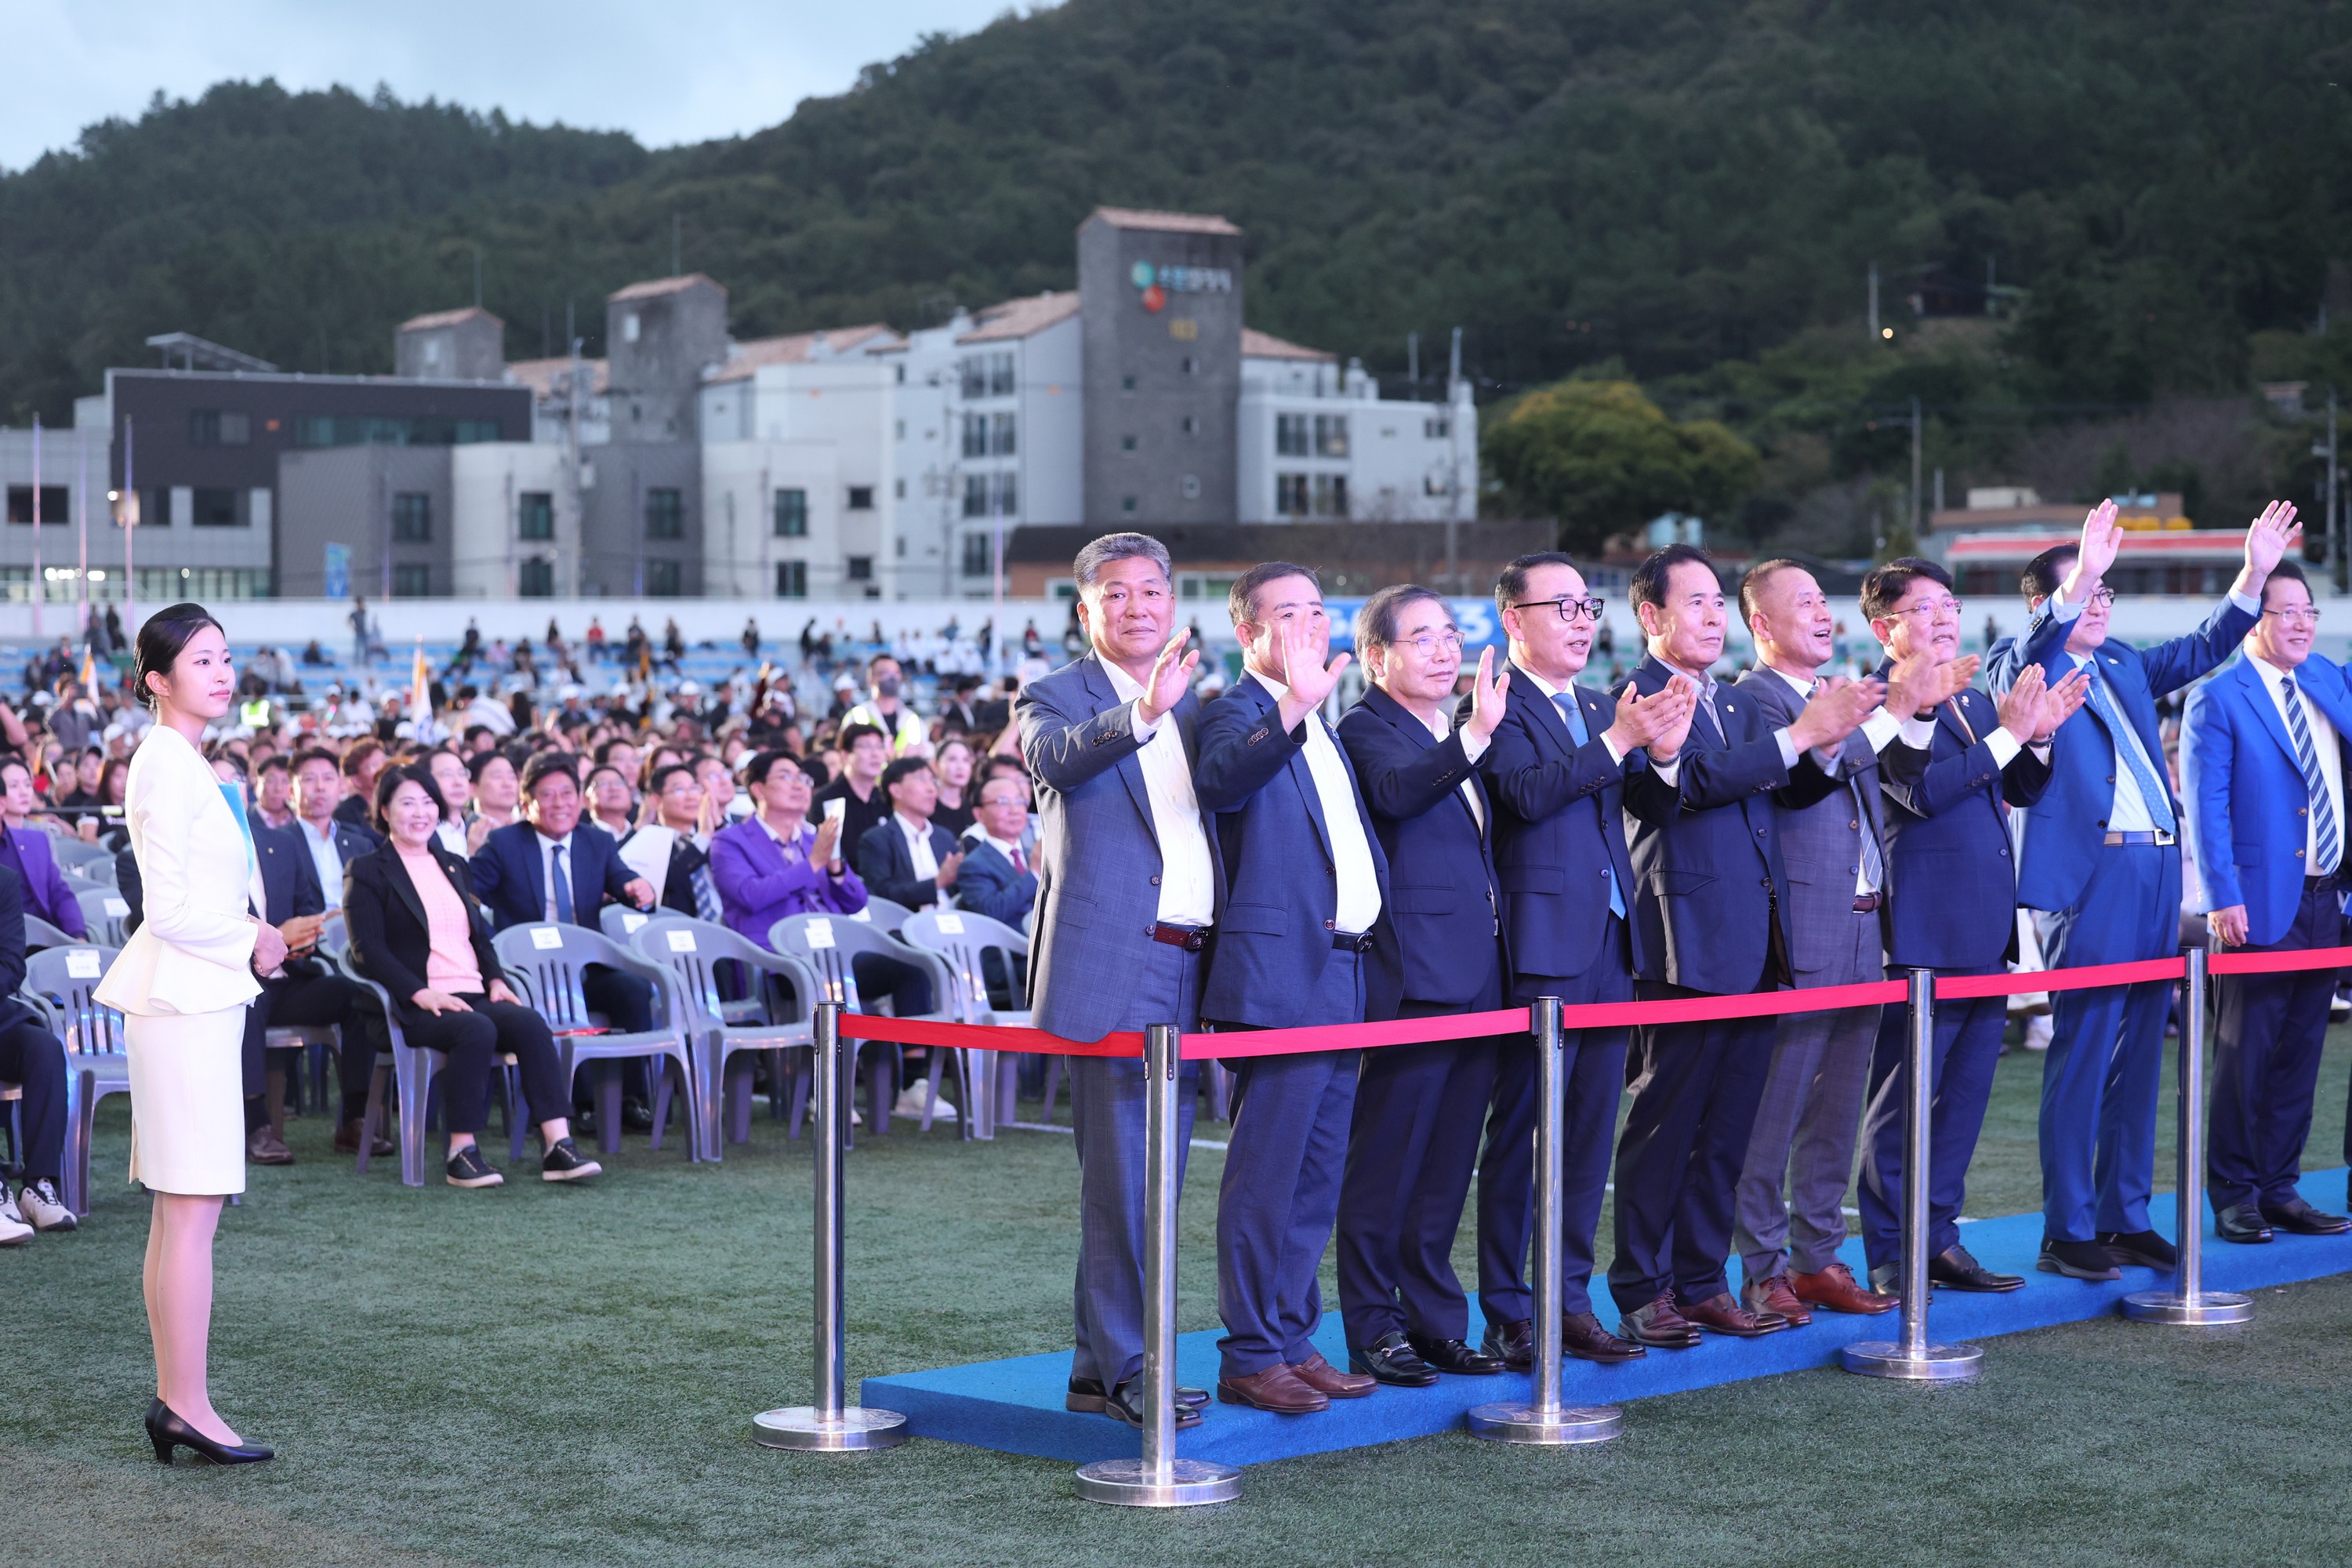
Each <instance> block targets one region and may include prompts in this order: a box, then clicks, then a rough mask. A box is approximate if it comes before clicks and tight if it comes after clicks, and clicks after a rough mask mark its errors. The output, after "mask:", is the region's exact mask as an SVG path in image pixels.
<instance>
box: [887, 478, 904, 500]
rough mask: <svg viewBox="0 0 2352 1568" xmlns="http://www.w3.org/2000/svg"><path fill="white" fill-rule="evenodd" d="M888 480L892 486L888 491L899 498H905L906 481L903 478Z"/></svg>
mask: <svg viewBox="0 0 2352 1568" xmlns="http://www.w3.org/2000/svg"><path fill="white" fill-rule="evenodd" d="M890 482H891V487H892V488H891V492H890V493H891V494H893V495H895V496H897V497H898V499H899V500H906V499H907V481H906V480H904V479H893V480H891V481H890Z"/></svg>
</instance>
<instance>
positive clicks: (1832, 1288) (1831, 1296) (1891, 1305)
mask: <svg viewBox="0 0 2352 1568" xmlns="http://www.w3.org/2000/svg"><path fill="white" fill-rule="evenodd" d="M1789 1289H1790V1293H1791V1294H1792V1295H1794V1296H1795V1297H1796V1298H1797V1300H1800V1301H1802V1302H1803V1303H1805V1305H1807V1306H1809V1307H1819V1308H1821V1309H1822V1310H1824V1311H1830V1312H1853V1313H1855V1314H1857V1315H1858V1316H1862V1317H1873V1318H1874V1317H1876V1316H1877V1315H1878V1314H1879V1313H1881V1312H1891V1311H1893V1310H1895V1308H1897V1307H1899V1306H1901V1305H1903V1298H1902V1297H1900V1296H1890V1295H1887V1294H1885V1292H1883V1291H1879V1290H1865V1289H1863V1287H1862V1284H1861V1282H1860V1281H1859V1280H1857V1279H1854V1277H1853V1269H1851V1268H1847V1267H1846V1266H1845V1265H1844V1264H1843V1263H1840V1262H1838V1261H1837V1260H1836V1259H1834V1258H1832V1259H1831V1261H1830V1263H1829V1266H1828V1267H1827V1268H1823V1269H1822V1271H1821V1272H1820V1273H1819V1274H1791V1275H1790V1276H1789Z"/></svg>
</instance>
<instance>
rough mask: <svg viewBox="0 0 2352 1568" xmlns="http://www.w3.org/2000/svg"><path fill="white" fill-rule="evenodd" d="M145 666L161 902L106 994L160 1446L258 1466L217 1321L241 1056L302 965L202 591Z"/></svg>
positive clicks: (239, 1178) (154, 891)
mask: <svg viewBox="0 0 2352 1568" xmlns="http://www.w3.org/2000/svg"><path fill="white" fill-rule="evenodd" d="M133 675H134V678H135V679H136V682H137V689H138V692H139V695H140V696H141V697H142V699H144V700H146V701H147V703H148V704H149V705H150V706H152V708H153V709H154V710H155V723H154V725H153V727H152V728H151V729H149V731H147V734H146V738H145V739H144V740H142V741H141V742H140V743H139V750H138V752H136V753H134V754H133V755H132V757H131V782H130V792H129V794H128V795H127V796H126V798H125V800H124V802H123V805H124V816H125V818H126V820H127V822H128V825H129V827H130V833H131V852H132V854H133V855H135V856H136V857H137V858H138V862H139V874H140V877H141V878H142V880H143V881H144V882H145V884H146V910H147V917H146V920H145V921H144V922H143V923H142V925H141V926H140V928H139V930H138V931H137V932H136V933H134V934H133V935H132V936H131V940H130V942H127V943H126V944H124V946H123V949H122V952H121V954H120V955H118V956H117V957H116V959H115V961H114V963H113V965H112V966H111V967H110V969H109V970H108V971H107V973H106V978H105V979H104V980H103V981H101V982H100V984H99V987H98V990H97V992H96V993H95V994H96V996H97V998H98V1000H99V1001H100V1002H103V1003H105V1004H106V1005H108V1006H110V1007H113V1008H116V1009H117V1010H119V1011H120V1012H121V1013H122V1014H123V1016H124V1026H123V1035H124V1040H125V1049H126V1051H127V1052H128V1054H129V1056H130V1058H131V1180H133V1181H135V1182H139V1183H142V1184H144V1185H145V1186H146V1188H147V1190H148V1191H149V1192H150V1193H152V1194H154V1207H153V1210H152V1216H151V1218H150V1219H149V1222H148V1229H147V1265H146V1276H145V1284H146V1294H147V1326H148V1331H149V1333H150V1335H151V1336H152V1339H153V1341H154V1344H155V1401H154V1403H153V1404H152V1405H149V1406H148V1409H147V1435H148V1436H149V1438H150V1439H151V1440H152V1442H153V1444H154V1447H155V1457H156V1458H158V1459H160V1460H162V1461H163V1463H165V1464H169V1463H171V1461H172V1453H173V1449H174V1448H182V1447H184V1448H187V1449H190V1450H191V1451H193V1452H194V1454H196V1456H197V1457H198V1458H205V1459H210V1460H212V1461H213V1462H214V1463H215V1464H250V1463H252V1462H254V1461H256V1460H260V1459H267V1458H269V1457H270V1450H269V1449H268V1448H266V1447H262V1446H260V1445H259V1444H248V1443H247V1442H245V1441H244V1440H243V1439H242V1438H240V1437H239V1436H237V1435H236V1432H234V1431H232V1430H231V1429H230V1428H229V1426H228V1424H227V1423H226V1422H225V1421H223V1420H222V1419H221V1418H220V1416H219V1415H216V1414H215V1412H214V1410H213V1404H212V1395H211V1394H210V1392H209V1391H208V1389H207V1387H206V1381H205V1349H206V1342H207V1341H208V1339H209V1338H210V1335H211V1331H212V1309H213V1229H214V1226H215V1225H216V1224H217V1223H218V1222H219V1219H220V1210H221V1200H222V1199H223V1198H224V1197H226V1195H227V1194H230V1193H241V1192H243V1191H244V1190H245V1104H244V1080H243V1076H242V1072H241V1068H240V1061H239V1053H240V1050H241V1047H242V1045H243V1042H244V1037H245V1008H246V1004H247V1002H249V1001H250V1000H251V999H252V998H253V997H254V996H255V995H256V994H258V993H259V991H260V985H259V984H257V980H256V978H255V976H256V973H257V972H259V973H268V972H269V971H271V970H273V969H276V968H277V967H278V965H279V964H281V963H284V962H285V958H286V943H285V940H284V939H283V938H282V937H280V936H279V935H278V932H277V931H275V930H273V929H271V928H270V927H269V926H268V925H266V924H264V923H262V922H261V921H258V920H257V919H256V918H255V917H254V915H253V912H252V911H253V910H255V909H256V908H262V907H266V906H265V905H264V904H263V901H262V900H261V894H260V883H259V879H258V875H257V871H256V868H255V861H254V855H253V838H252V832H251V829H250V827H249V826H248V825H247V821H246V816H245V813H244V810H243V809H242V807H241V806H240V805H238V804H237V803H236V801H235V800H234V799H233V797H232V796H231V795H229V794H228V790H229V788H231V787H233V786H224V785H223V784H220V783H218V782H217V781H216V780H215V778H214V776H213V770H212V767H211V765H210V764H209V763H206V762H205V758H204V753H203V752H202V751H201V750H199V747H200V745H201V744H202V742H203V740H204V733H205V725H206V724H208V723H210V722H212V721H215V720H217V719H219V718H221V717H222V716H223V715H224V714H226V712H227V711H228V710H229V705H230V703H231V701H232V700H234V693H235V686H236V677H235V673H234V672H233V671H232V670H231V669H230V668H229V655H228V639H227V637H226V636H224V635H223V633H222V631H221V628H220V623H219V622H217V621H215V620H214V619H213V618H212V616H209V615H207V614H206V613H205V610H204V608H203V607H202V606H201V605H173V606H172V607H171V608H170V609H167V610H163V611H161V612H159V613H157V614H156V615H153V616H149V617H148V619H147V621H146V623H145V624H144V625H142V626H141V627H140V628H139V641H138V650H137V659H136V662H135V664H134V665H133Z"/></svg>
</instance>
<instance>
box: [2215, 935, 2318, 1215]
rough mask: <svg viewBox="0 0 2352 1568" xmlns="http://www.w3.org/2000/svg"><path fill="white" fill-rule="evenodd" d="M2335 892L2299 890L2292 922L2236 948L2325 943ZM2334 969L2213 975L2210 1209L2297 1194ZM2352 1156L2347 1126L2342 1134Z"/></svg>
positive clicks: (2286, 948) (2279, 1201)
mask: <svg viewBox="0 0 2352 1568" xmlns="http://www.w3.org/2000/svg"><path fill="white" fill-rule="evenodd" d="M2337 897H2338V894H2337V893H2336V892H2335V891H2333V890H2330V889H2318V890H2313V889H2308V888H2306V889H2305V891H2304V895H2303V900H2302V902H2301V903H2299V904H2298V905H2297V906H2296V907H2295V912H2294V923H2292V924H2291V925H2289V926H2288V927H2287V929H2286V932H2285V934H2284V935H2283V936H2281V937H2280V938H2279V940H2278V941H2276V942H2270V943H2268V944H2263V943H2260V942H2249V943H2248V944H2247V945H2246V946H2244V947H2242V948H2236V949H2232V950H2231V951H2233V952H2299V951H2304V950H2306V949H2310V948H2315V947H2334V946H2336V944H2337V942H2338V937H2337V932H2338V931H2339V930H2340V928H2341V924H2342V917H2341V916H2340V915H2338V913H2337V912H2336V900H2337ZM2336 973H2337V972H2336V971H2335V970H2333V969H2306V970H2300V971H2295V972H2293V973H2284V974H2225V975H2217V976H2216V977H2215V978H2214V981H2213V986H2214V990H2215V991H2216V992H2217V993H2218V994H2219V999H2220V1003H2221V1027H2220V1028H2219V1029H2217V1030H2216V1031H2215V1032H2214V1041H2213V1100H2212V1111H2211V1117H2212V1121H2211V1131H2210V1133H2209V1134H2208V1136H2207V1142H2206V1155H2205V1164H2206V1185H2207V1191H2206V1195H2207V1196H2208V1197H2209V1198H2210V1199H2211V1200H2212V1203H2213V1208H2214V1211H2215V1212H2216V1213H2219V1212H2220V1211H2221V1210H2222V1209H2225V1208H2231V1207H2234V1206H2236V1205H2241V1204H2250V1203H2261V1204H2265V1205H2273V1206H2276V1205H2284V1204H2288V1203H2292V1202H2294V1199H2295V1198H2297V1197H2298V1196H2300V1195H2301V1194H2299V1193H2298V1192H2297V1191H2296V1188H2295V1182H2296V1179H2297V1178H2298V1177H2299V1176H2300V1175H2301V1173H2302V1168H2303V1145H2304V1141H2305V1139H2307V1138H2308V1137H2310V1135H2311V1105H2312V1100H2313V1097H2314V1095H2315V1093H2316V1091H2317V1089H2318V1084H2319V1061H2320V1051H2321V1047H2323V1046H2324V1045H2325V1044H2326V1038H2327V1005H2328V1001H2329V999H2330V998H2331V997H2332V996H2334V994H2335V993H2336ZM2345 1146H2346V1149H2347V1159H2352V1131H2347V1133H2346V1136H2345Z"/></svg>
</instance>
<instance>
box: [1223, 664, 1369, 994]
mask: <svg viewBox="0 0 2352 1568" xmlns="http://www.w3.org/2000/svg"><path fill="white" fill-rule="evenodd" d="M1323 722H1324V720H1323V715H1322V714H1320V713H1309V714H1308V715H1307V717H1306V718H1305V719H1303V720H1301V721H1299V725H1298V728H1297V729H1296V730H1285V729H1284V728H1283V727H1282V718H1281V715H1280V714H1279V713H1277V712H1276V710H1275V700H1274V693H1273V692H1271V691H1268V690H1267V689H1265V687H1264V686H1263V685H1261V684H1260V683H1259V681H1258V679H1257V677H1256V676H1255V675H1251V674H1244V676H1243V677H1242V679H1241V680H1240V681H1239V682H1238V683H1236V684H1235V685H1234V689H1232V690H1231V691H1229V692H1227V693H1226V694H1225V695H1224V696H1223V697H1220V698H1219V699H1217V700H1216V701H1214V702H1213V703H1211V704H1210V705H1209V709H1208V711H1207V712H1206V713H1204V714H1202V717H1201V754H1200V759H1199V761H1198V762H1196V763H1194V764H1193V768H1192V787H1193V790H1194V792H1195V793H1196V794H1197V795H1199V796H1200V799H1201V809H1202V810H1203V811H1208V812H1213V813H1214V814H1216V817H1217V847H1218V852H1219V854H1220V856H1221V857H1222V858H1223V861H1224V868H1225V885H1226V887H1227V888H1228V889H1230V891H1229V894H1228V896H1227V899H1226V901H1225V912H1224V916H1223V919H1222V920H1220V921H1218V922H1217V939H1216V946H1215V949H1214V952H1213V954H1212V956H1211V958H1210V960H1209V982H1208V984H1207V985H1206V987H1204V988H1203V990H1202V994H1201V1016H1202V1017H1204V1018H1213V1019H1216V1020H1217V1021H1218V1022H1220V1023H1229V1024H1253V1025H1255V1026H1258V1027H1260V1028H1268V1029H1279V1028H1286V1027H1289V1026H1293V1025H1298V1024H1353V1023H1359V1022H1360V1021H1361V1020H1360V1019H1358V1018H1339V1017H1323V1016H1315V1015H1316V1013H1317V1011H1318V1010H1317V1009H1316V1008H1314V1007H1313V1005H1312V1004H1313V1003H1314V1002H1315V1000H1316V998H1317V996H1318V994H1319V993H1320V988H1321V987H1320V982H1321V979H1322V974H1323V966H1324V965H1325V964H1326V963H1329V962H1330V959H1331V936H1332V933H1333V931H1336V930H1337V929H1338V927H1337V922H1336V920H1335V911H1336V910H1337V909H1338V907H1339V874H1338V871H1337V869H1336V867H1337V861H1336V860H1335V859H1334V858H1333V856H1332V850H1331V830H1330V826H1329V825H1328V823H1327V822H1326V821H1325V820H1324V816H1323V802H1322V799H1321V796H1320V795H1319V794H1318V792H1317V790H1316V788H1315V776H1314V773H1313V772H1312V771H1311V770H1310V769H1309V768H1308V767H1307V754H1306V744H1307V725H1309V724H1322V723H1323ZM1326 729H1327V730H1328V725H1327V726H1326ZM1332 749H1333V750H1334V751H1335V752H1338V753H1339V765H1340V766H1341V767H1343V768H1346V769H1347V771H1348V782H1349V795H1350V796H1351V797H1352V799H1353V802H1354V805H1355V808H1356V815H1357V817H1358V819H1359V820H1360V822H1361V823H1362V824H1363V829H1364V841H1365V844H1366V845H1367V847H1369V848H1370V851H1371V858H1372V874H1373V876H1374V877H1375V879H1377V880H1378V882H1379V885H1380V890H1381V914H1380V921H1376V922H1375V930H1376V931H1377V928H1378V925H1379V924H1380V923H1383V922H1386V921H1388V920H1389V918H1390V910H1391V901H1390V895H1389V869H1388V857H1387V856H1386V855H1384V854H1383V853H1382V852H1381V840H1380V835H1379V834H1377V833H1376V832H1374V831H1373V828H1372V819H1371V814H1370V812H1368V811H1366V810H1365V809H1364V799H1363V793H1362V791H1360V790H1359V789H1357V788H1356V787H1355V777H1356V771H1355V768H1354V767H1353V766H1352V765H1351V764H1350V763H1349V761H1348V750H1347V748H1346V747H1345V746H1342V745H1340V744H1339V738H1338V736H1337V734H1336V733H1334V734H1333V735H1332ZM1376 940H1377V939H1376ZM1365 962H1366V968H1365V973H1364V991H1365V996H1366V999H1367V1009H1368V1010H1369V1008H1370V1006H1371V1005H1376V1004H1378V1003H1380V1002H1381V1001H1382V1000H1383V999H1389V1000H1392V999H1393V997H1394V995H1395V988H1396V981H1395V979H1394V978H1393V972H1392V971H1391V970H1389V969H1388V967H1387V965H1386V964H1385V963H1382V962H1381V952H1380V950H1379V948H1378V947H1375V948H1374V949H1373V951H1372V952H1370V953H1367V954H1366V955H1365Z"/></svg>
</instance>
